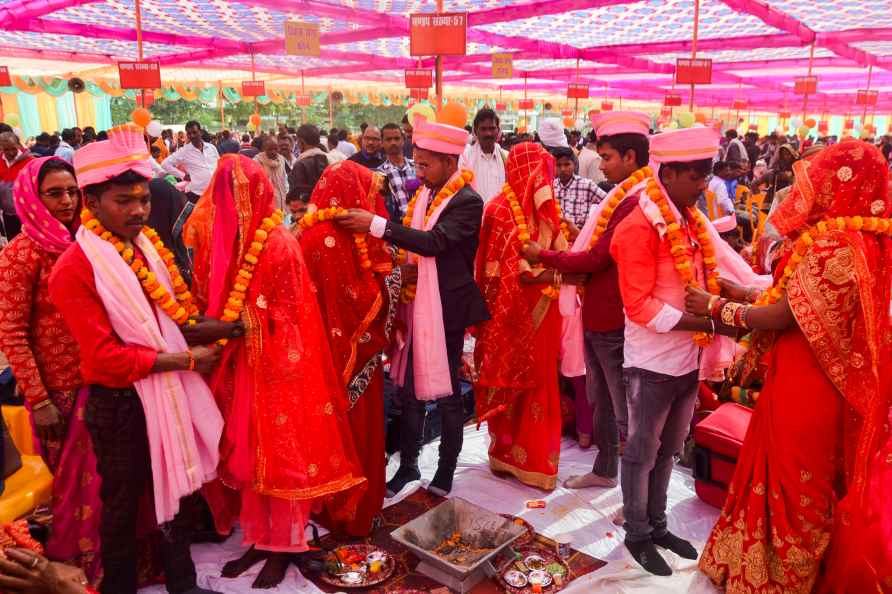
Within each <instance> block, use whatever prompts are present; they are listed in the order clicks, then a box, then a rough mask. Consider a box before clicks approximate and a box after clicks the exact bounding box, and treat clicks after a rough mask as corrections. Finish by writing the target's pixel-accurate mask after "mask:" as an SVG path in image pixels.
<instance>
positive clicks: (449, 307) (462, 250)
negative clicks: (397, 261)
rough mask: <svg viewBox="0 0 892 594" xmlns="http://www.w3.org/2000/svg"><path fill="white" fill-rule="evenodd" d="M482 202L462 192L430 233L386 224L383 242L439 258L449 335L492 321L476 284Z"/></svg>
mask: <svg viewBox="0 0 892 594" xmlns="http://www.w3.org/2000/svg"><path fill="white" fill-rule="evenodd" d="M482 219H483V199H482V198H480V195H479V194H477V192H475V191H474V190H473V189H471V187H470V186H465V187H464V188H462V189H461V190H460V191H459V192H458V193H457V194H456V195H455V196H453V197H452V199H450V200H449V204H447V205H446V208H444V209H443V212H442V213H441V214H440V218H439V219H437V224H436V225H434V228H433V229H431V230H430V231H419V230H417V229H412V228H411V227H405V226H403V225H400V224H399V223H395V222H393V221H388V222H387V229H386V231H385V232H384V239H385V240H387V241H389V242H390V243H392V244H393V245H395V246H397V247H399V248H403V249H405V250H408V251H410V252H415V253H416V254H419V255H421V256H425V257H436V258H437V277H438V280H439V282H440V300H441V301H442V303H443V326H444V330H445V331H446V333H447V334H449V333H454V332H463V331H464V329H465V328H467V327H468V326H473V325H474V324H478V323H480V322H483V321H484V320H488V319H489V312H488V311H487V309H486V302H485V301H484V300H483V295H482V294H481V293H480V289H479V287H477V283H475V282H474V259H475V258H476V257H477V247H478V246H479V244H480V224H481V222H482Z"/></svg>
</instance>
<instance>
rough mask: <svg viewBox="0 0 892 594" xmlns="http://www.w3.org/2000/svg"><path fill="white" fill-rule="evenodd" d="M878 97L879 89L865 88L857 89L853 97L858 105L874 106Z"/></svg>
mask: <svg viewBox="0 0 892 594" xmlns="http://www.w3.org/2000/svg"><path fill="white" fill-rule="evenodd" d="M879 97H880V92H879V91H869V90H867V89H858V94H857V95H856V97H855V103H857V104H858V105H869V106H873V107H875V106H876V104H877V100H878V99H879Z"/></svg>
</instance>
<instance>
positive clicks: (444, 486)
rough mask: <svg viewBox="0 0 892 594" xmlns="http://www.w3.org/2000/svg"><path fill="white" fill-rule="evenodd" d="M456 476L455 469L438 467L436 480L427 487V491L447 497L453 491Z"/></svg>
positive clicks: (435, 475)
mask: <svg viewBox="0 0 892 594" xmlns="http://www.w3.org/2000/svg"><path fill="white" fill-rule="evenodd" d="M454 476H455V468H443V467H438V468H437V472H436V474H434V480H432V481H431V484H430V485H428V486H427V490H428V491H430V492H431V493H433V494H434V495H439V496H440V497H446V496H447V495H449V493H450V491H452V478H453V477H454Z"/></svg>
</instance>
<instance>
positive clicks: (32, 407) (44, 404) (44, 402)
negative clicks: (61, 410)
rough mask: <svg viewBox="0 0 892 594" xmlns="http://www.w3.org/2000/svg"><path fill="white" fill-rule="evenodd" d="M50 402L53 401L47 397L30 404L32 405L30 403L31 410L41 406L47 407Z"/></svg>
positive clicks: (38, 408)
mask: <svg viewBox="0 0 892 594" xmlns="http://www.w3.org/2000/svg"><path fill="white" fill-rule="evenodd" d="M52 403H53V401H52V400H50V399H49V398H47V399H46V400H41V401H40V402H38V403H37V404H32V405H31V410H32V411H35V410H40V409H41V408H46V407H48V406H49V405H51V404H52Z"/></svg>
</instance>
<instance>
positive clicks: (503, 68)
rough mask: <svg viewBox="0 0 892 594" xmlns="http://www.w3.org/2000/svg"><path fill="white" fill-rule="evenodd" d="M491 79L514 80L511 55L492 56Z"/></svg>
mask: <svg viewBox="0 0 892 594" xmlns="http://www.w3.org/2000/svg"><path fill="white" fill-rule="evenodd" d="M492 77H493V78H514V57H513V56H512V55H511V54H493V55H492Z"/></svg>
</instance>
